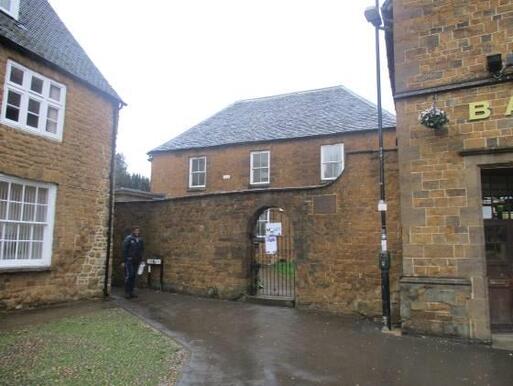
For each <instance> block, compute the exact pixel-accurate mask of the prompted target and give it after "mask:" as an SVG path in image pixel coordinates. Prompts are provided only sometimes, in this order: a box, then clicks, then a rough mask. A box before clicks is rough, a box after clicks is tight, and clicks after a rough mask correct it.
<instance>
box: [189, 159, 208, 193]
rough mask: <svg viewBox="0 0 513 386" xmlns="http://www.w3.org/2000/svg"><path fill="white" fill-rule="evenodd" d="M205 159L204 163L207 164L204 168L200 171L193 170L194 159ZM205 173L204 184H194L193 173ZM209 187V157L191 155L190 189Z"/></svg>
mask: <svg viewBox="0 0 513 386" xmlns="http://www.w3.org/2000/svg"><path fill="white" fill-rule="evenodd" d="M200 159H202V160H204V163H203V165H205V169H204V170H199V171H195V172H193V171H192V163H193V162H194V160H200ZM200 173H201V174H204V175H205V183H204V184H203V185H193V184H192V183H193V178H192V175H193V174H200ZM206 187H207V157H206V156H201V157H191V158H189V188H190V189H196V188H206Z"/></svg>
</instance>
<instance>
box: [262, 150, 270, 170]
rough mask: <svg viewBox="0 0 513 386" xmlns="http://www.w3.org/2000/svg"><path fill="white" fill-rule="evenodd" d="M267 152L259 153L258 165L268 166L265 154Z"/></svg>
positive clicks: (266, 154)
mask: <svg viewBox="0 0 513 386" xmlns="http://www.w3.org/2000/svg"><path fill="white" fill-rule="evenodd" d="M268 155H269V153H260V167H265V168H266V167H268V166H269V162H268V161H269V160H268V159H267V156H268Z"/></svg>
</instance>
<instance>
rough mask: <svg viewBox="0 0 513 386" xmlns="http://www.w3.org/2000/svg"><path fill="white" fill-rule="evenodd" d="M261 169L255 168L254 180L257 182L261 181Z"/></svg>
mask: <svg viewBox="0 0 513 386" xmlns="http://www.w3.org/2000/svg"><path fill="white" fill-rule="evenodd" d="M260 170H261V169H255V170H253V182H255V183H258V182H260Z"/></svg>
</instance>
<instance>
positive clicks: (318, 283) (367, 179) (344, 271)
mask: <svg viewBox="0 0 513 386" xmlns="http://www.w3.org/2000/svg"><path fill="white" fill-rule="evenodd" d="M342 140H343V142H344V143H345V144H347V145H346V146H347V147H346V168H345V171H344V173H343V174H342V176H341V177H340V178H339V179H338V180H337V181H335V182H334V183H333V184H331V185H328V186H325V187H322V188H310V189H282V190H271V191H269V190H268V191H251V190H247V191H246V192H236V193H218V194H204V195H203V196H189V197H181V198H172V199H167V200H163V201H160V202H139V203H135V202H132V203H117V204H116V221H115V241H114V247H115V259H116V260H115V265H114V269H115V270H116V273H115V278H116V280H117V281H118V283H119V282H120V281H121V280H120V279H121V270H120V264H119V263H120V259H121V256H120V253H121V252H120V246H121V241H122V237H123V235H125V234H126V232H127V231H128V229H129V228H130V226H131V225H132V224H137V225H140V226H141V227H142V230H143V234H144V237H145V245H146V249H147V251H146V257H151V256H154V255H156V256H161V257H163V259H164V262H165V265H164V273H165V275H164V276H165V287H166V288H168V289H170V290H175V291H179V292H185V293H192V294H197V295H203V296H207V295H209V294H214V293H217V294H218V296H220V297H221V298H237V297H239V296H241V294H244V293H246V291H247V289H248V286H249V284H250V283H249V279H250V278H249V262H250V257H251V248H252V245H251V239H252V231H253V227H254V224H255V221H256V219H257V215H258V213H259V212H260V211H261V210H262V209H264V208H268V207H279V208H282V209H284V210H285V212H286V214H287V215H288V218H289V220H290V221H291V223H292V227H293V231H292V233H293V235H294V241H293V242H294V250H295V254H296V262H297V276H296V302H297V305H298V306H299V307H305V308H316V309H322V310H329V311H333V312H346V313H349V312H358V313H361V314H365V315H379V314H380V313H381V296H380V274H379V269H378V261H377V260H378V259H377V256H378V252H379V229H380V228H379V214H378V212H377V200H378V197H379V192H378V170H379V168H378V157H377V152H376V151H373V148H374V149H375V145H374V147H369V146H368V145H367V146H365V145H364V144H368V143H369V141H372V144H376V142H377V141H376V133H375V132H373V133H372V134H358V135H357V134H351V135H347V136H346V137H344V138H342ZM320 142H322V141H321V140H319V142H318V143H320ZM314 143H315V145H312V148H313V150H312V152H313V153H314V154H315V156H316V157H318V153H319V147H318V143H317V140H316V141H315V142H314ZM296 145H297V144H296ZM282 146H284V147H286V146H289V147H290V149H291V148H292V147H293V146H294V143H290V144H283V145H282ZM297 147H298V152H299V153H298V158H296V162H297V163H301V162H302V160H305V163H306V164H308V162H309V161H308V159H309V157H314V156H311V155H309V154H308V152H306V151H305V148H307V146H306V145H305V146H297ZM355 148H356V149H358V150H356V149H355ZM245 149H246V150H247V149H248V148H247V147H246V148H245ZM230 150H231V149H230ZM246 150H244V156H245V157H247V153H246ZM224 152H228V150H224ZM278 153H279V152H278V151H275V152H274V158H273V159H274V160H276V159H278V157H280V155H279V154H278ZM184 157H185V156H184ZM184 159H185V158H184ZM154 162H155V161H154ZM271 162H273V161H271ZM274 162H276V161H274ZM235 164H236V163H234V165H235ZM235 166H236V165H235ZM235 166H234V167H235ZM303 166H304V167H302V168H301V170H303V172H304V173H305V174H307V175H310V176H315V178H318V171H319V164H318V162H316V163H315V165H313V169H314V170H312V171H309V170H308V168H307V167H306V166H305V164H303ZM271 167H273V166H271ZM243 169H244V170H245V169H246V168H245V167H244V168H243ZM280 169H282V167H281V166H280V165H275V167H274V170H280ZM237 170H241V171H242V169H237ZM386 171H387V173H386V177H387V194H388V202H389V212H388V219H389V223H390V227H389V235H390V249H391V252H392V255H393V268H392V284H393V285H392V292H393V308H394V312H395V314H396V315H397V314H398V312H399V307H398V301H399V283H398V280H399V273H400V269H401V265H402V264H401V242H400V225H399V202H398V198H399V197H398V190H399V187H398V165H397V153H396V151H395V150H390V151H387V152H386ZM230 172H231V173H232V174H235V171H230ZM312 178H313V177H312ZM315 182H318V180H315V181H314V180H313V179H312V183H315ZM330 195H333V196H335V199H336V200H335V205H334V208H335V212H334V213H333V212H332V211H331V210H328V209H329V208H330V205H331V204H330V205H328V206H326V208H327V209H324V210H319V208H317V210H316V211H314V204H313V202H314V200H316V199H317V198H318V197H320V196H330ZM317 201H320V200H317ZM326 212H330V213H326Z"/></svg>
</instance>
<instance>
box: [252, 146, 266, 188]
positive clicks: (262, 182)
mask: <svg viewBox="0 0 513 386" xmlns="http://www.w3.org/2000/svg"><path fill="white" fill-rule="evenodd" d="M257 154H267V167H266V168H265V167H259V168H258V169H267V170H268V173H267V181H259V182H255V180H254V170H255V168H254V167H253V156H255V155H257ZM249 159H250V169H249V171H250V180H249V181H250V184H251V185H269V184H270V183H271V151H270V150H261V151H252V152H251V153H250V155H249Z"/></svg>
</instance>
